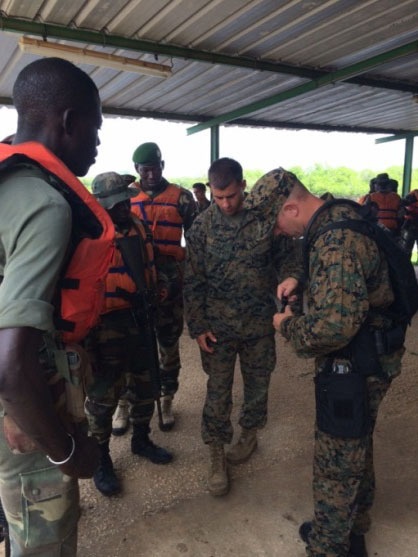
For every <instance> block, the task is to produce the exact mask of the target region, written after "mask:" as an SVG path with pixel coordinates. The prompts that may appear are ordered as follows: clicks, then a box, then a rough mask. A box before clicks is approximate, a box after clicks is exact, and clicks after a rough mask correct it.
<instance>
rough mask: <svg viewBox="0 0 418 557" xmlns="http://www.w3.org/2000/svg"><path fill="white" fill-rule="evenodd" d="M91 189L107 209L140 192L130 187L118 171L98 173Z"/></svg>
mask: <svg viewBox="0 0 418 557" xmlns="http://www.w3.org/2000/svg"><path fill="white" fill-rule="evenodd" d="M91 191H92V194H93V195H94V197H95V198H96V199H97V201H98V202H99V203H100V205H101V206H102V207H104V208H105V209H111V208H112V207H114V206H115V205H116V204H117V203H120V202H121V201H125V200H126V199H130V198H131V197H134V196H135V195H137V193H138V192H137V191H136V190H135V189H133V188H129V187H128V184H127V183H126V182H125V181H124V179H123V178H122V176H121V175H120V174H118V173H117V172H103V173H102V174H98V175H97V176H96V177H95V178H94V180H93V182H92V184H91Z"/></svg>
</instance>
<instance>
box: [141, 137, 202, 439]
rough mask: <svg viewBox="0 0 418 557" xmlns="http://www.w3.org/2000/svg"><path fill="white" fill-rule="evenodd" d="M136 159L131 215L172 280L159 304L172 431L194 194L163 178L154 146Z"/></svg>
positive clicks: (166, 414)
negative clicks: (142, 225)
mask: <svg viewBox="0 0 418 557" xmlns="http://www.w3.org/2000/svg"><path fill="white" fill-rule="evenodd" d="M132 160H133V162H134V164H135V170H136V171H137V172H138V175H139V183H138V184H136V186H137V187H138V189H139V193H138V195H137V196H136V197H134V198H133V199H132V211H133V212H134V213H135V214H136V215H138V217H139V218H140V219H142V220H143V221H144V222H146V224H147V225H148V226H149V228H150V230H151V233H152V236H153V238H154V245H155V247H156V263H157V266H158V268H159V269H160V270H161V272H162V273H164V275H165V276H166V277H167V278H168V281H169V292H168V296H167V298H166V299H165V300H164V301H163V302H162V303H160V304H159V306H158V313H157V339H158V346H159V351H160V366H161V367H160V373H161V394H162V397H163V398H162V411H163V423H162V424H161V425H160V428H161V429H162V430H163V431H168V430H170V429H172V427H173V426H174V414H173V410H172V402H173V397H174V395H175V393H176V392H177V390H178V387H179V373H180V367H181V362H180V352H179V339H180V336H181V334H182V332H183V272H184V258H185V248H184V247H183V246H182V234H183V232H186V231H187V230H188V229H189V228H190V226H191V225H192V222H193V220H194V218H195V217H196V215H197V207H196V203H195V201H194V199H193V194H192V193H191V192H190V191H188V190H186V189H184V188H181V187H179V186H177V185H175V184H170V183H169V182H168V181H167V180H166V179H165V178H163V170H164V161H163V160H162V157H161V151H160V149H159V147H158V145H157V144H156V143H151V142H149V143H143V144H141V145H139V147H138V148H137V149H136V150H135V152H134V154H133V156H132Z"/></svg>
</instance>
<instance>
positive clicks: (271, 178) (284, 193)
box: [244, 167, 298, 213]
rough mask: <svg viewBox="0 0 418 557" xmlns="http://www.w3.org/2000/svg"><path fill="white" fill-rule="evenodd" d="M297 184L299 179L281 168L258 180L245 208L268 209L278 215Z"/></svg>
mask: <svg viewBox="0 0 418 557" xmlns="http://www.w3.org/2000/svg"><path fill="white" fill-rule="evenodd" d="M297 182H298V179H297V178H296V176H295V175H294V174H292V173H291V172H288V171H287V170H285V169H284V168H281V167H278V168H275V169H274V170H271V171H270V172H267V174H264V176H262V177H261V178H260V179H259V180H257V182H256V183H255V184H254V186H253V188H252V189H251V191H250V192H249V194H248V195H247V196H246V198H245V200H244V207H245V208H246V209H254V208H256V207H268V208H269V211H271V212H275V213H278V212H279V211H280V209H281V208H282V207H283V205H284V203H285V202H286V200H287V198H288V197H289V195H290V193H291V191H292V189H293V186H294V185H295V183H297Z"/></svg>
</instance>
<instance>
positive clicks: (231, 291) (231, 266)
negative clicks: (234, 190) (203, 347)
mask: <svg viewBox="0 0 418 557" xmlns="http://www.w3.org/2000/svg"><path fill="white" fill-rule="evenodd" d="M266 181H267V183H270V182H271V183H272V184H273V183H274V185H275V186H276V187H277V182H276V181H275V178H274V177H273V176H272V177H270V176H268V177H266ZM282 183H284V182H282ZM253 191H254V190H253ZM253 191H252V192H250V193H249V194H248V196H247V197H246V199H245V201H244V205H243V208H242V210H241V211H240V212H239V213H237V214H235V215H234V216H233V218H231V217H228V216H226V215H224V214H223V213H222V212H221V210H220V209H219V208H218V206H217V205H216V204H212V205H211V206H210V207H208V208H207V209H206V211H204V212H203V213H201V214H200V215H199V217H197V219H196V220H195V222H194V224H193V226H192V228H191V229H190V231H189V232H188V233H187V234H186V239H187V248H186V268H185V278H184V299H185V309H186V319H187V324H188V327H189V331H190V334H191V336H192V338H197V337H198V336H199V335H201V334H202V333H204V332H207V331H211V332H212V333H213V334H214V335H215V337H216V338H217V343H216V344H215V345H214V346H213V348H214V353H213V354H208V353H205V352H203V351H201V357H202V366H203V369H204V371H205V373H206V374H207V375H208V383H207V396H206V402H205V406H204V410H203V418H202V438H203V441H204V442H205V443H207V444H210V443H230V442H231V439H232V434H233V429H232V425H231V421H230V413H231V407H232V400H231V386H232V381H233V375H234V367H235V362H236V359H237V356H238V357H239V360H240V367H241V373H242V376H243V380H244V402H243V405H242V408H241V414H240V420H239V423H240V425H241V426H242V427H244V428H245V429H252V428H261V427H263V426H264V425H265V423H266V419H267V394H268V386H269V381H270V374H271V372H272V371H273V369H274V367H275V363H276V355H275V343H274V329H273V326H272V318H273V314H274V313H275V311H276V306H275V303H274V300H273V297H274V296H275V289H276V286H277V283H278V277H282V278H285V277H287V276H289V275H295V277H296V278H299V277H300V272H301V264H300V260H299V259H298V257H296V245H295V242H294V241H293V240H292V239H289V238H285V237H280V238H277V239H274V238H273V230H274V218H273V213H272V212H271V210H270V206H269V204H268V203H265V202H264V201H265V197H263V198H261V197H257V195H258V190H257V189H256V190H255V191H254V194H253Z"/></svg>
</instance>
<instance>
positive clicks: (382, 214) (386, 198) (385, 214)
mask: <svg viewBox="0 0 418 557" xmlns="http://www.w3.org/2000/svg"><path fill="white" fill-rule="evenodd" d="M368 197H369V199H370V201H371V202H373V203H376V205H377V206H378V208H379V209H378V212H377V219H378V221H379V223H380V224H383V225H384V226H386V228H389V230H398V228H399V221H398V212H399V209H400V206H401V198H400V197H399V195H398V194H397V193H395V192H392V191H391V192H388V193H383V192H379V191H376V192H374V193H371V194H370V195H369V196H368Z"/></svg>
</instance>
